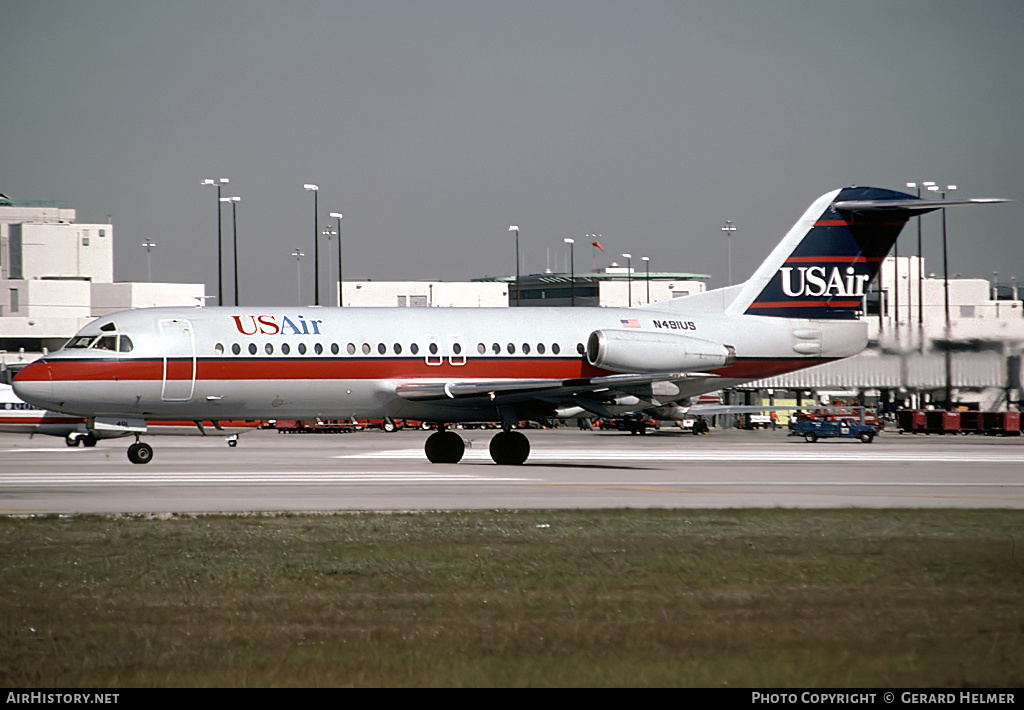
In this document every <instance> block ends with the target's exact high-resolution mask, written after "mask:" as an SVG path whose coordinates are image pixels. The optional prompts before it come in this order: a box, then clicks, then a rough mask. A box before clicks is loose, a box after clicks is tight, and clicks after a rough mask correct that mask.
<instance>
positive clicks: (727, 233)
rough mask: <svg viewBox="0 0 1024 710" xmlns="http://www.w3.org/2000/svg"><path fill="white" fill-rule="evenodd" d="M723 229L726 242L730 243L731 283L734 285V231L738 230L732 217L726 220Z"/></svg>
mask: <svg viewBox="0 0 1024 710" xmlns="http://www.w3.org/2000/svg"><path fill="white" fill-rule="evenodd" d="M722 231H723V232H725V236H726V242H727V243H728V245H729V285H730V286H732V233H733V232H735V231H736V227H734V226H733V224H732V220H731V219H727V220H725V226H724V227H722Z"/></svg>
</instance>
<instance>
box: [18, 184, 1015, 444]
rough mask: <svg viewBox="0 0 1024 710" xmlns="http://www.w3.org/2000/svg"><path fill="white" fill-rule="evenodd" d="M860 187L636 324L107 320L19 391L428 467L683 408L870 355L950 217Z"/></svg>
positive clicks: (202, 316) (260, 315) (109, 415)
mask: <svg viewBox="0 0 1024 710" xmlns="http://www.w3.org/2000/svg"><path fill="white" fill-rule="evenodd" d="M997 201H1003V200H960V201H953V200H947V201H943V202H936V201H928V200H922V199H920V198H917V197H914V196H912V195H907V194H904V193H901V192H894V191H890V190H883V189H879V188H870V187H851V188H843V189H841V190H835V191H832V192H829V193H827V194H825V195H823V196H822V197H820V198H818V200H816V201H815V202H814V204H812V205H811V207H810V208H809V209H808V210H807V211H806V212H805V213H804V215H803V217H801V218H800V220H799V221H798V222H797V223H796V225H795V226H794V227H793V228H792V229H791V230H790V231H789V233H788V234H786V236H785V237H784V238H783V239H782V241H781V242H780V243H779V245H778V246H777V247H776V248H775V250H774V251H773V252H772V253H771V254H770V255H769V257H768V259H767V260H766V261H765V262H764V263H763V264H762V265H761V266H760V267H759V268H758V270H757V271H756V272H755V273H754V275H753V276H752V277H751V278H750V279H749V280H748V281H746V282H745V283H743V284H740V285H736V286H730V287H727V288H723V289H717V290H713V291H708V292H705V293H701V294H696V295H693V296H689V297H685V298H680V299H675V300H672V301H667V302H661V303H655V304H651V305H650V306H646V307H641V308H437V309H434V308H431V309H416V308H407V309H393V310H392V309H387V310H385V309H379V308H318V307H308V308H299V309H296V308H277V307H267V308H239V307H216V308H153V309H141V310H134V311H124V312H120V313H114V314H111V315H109V316H106V317H103V318H100V319H98V320H96V321H93V322H92V323H90V324H89V325H87V326H86V327H85V328H83V329H82V330H81V331H80V332H79V333H78V334H77V335H76V336H75V337H74V338H72V339H71V340H70V341H69V342H68V344H67V345H66V346H65V347H64V348H63V349H61V350H59V351H57V352H54V353H51V354H49V355H46V356H45V357H43V358H41V359H40V360H37V361H36V362H34V363H32V364H30V365H28V366H27V367H25V368H24V369H22V370H21V372H20V373H19V374H18V375H17V377H16V378H15V380H14V389H15V391H16V393H17V394H18V396H20V397H21V398H22V399H24V400H25V401H26V402H31V403H33V404H36V405H38V406H40V407H45V408H47V409H51V410H54V411H58V412H66V413H69V414H75V415H79V416H83V417H86V418H87V419H88V428H89V430H91V431H96V432H106V431H110V432H119V433H131V434H134V435H135V439H136V440H135V443H134V444H132V445H131V446H130V447H129V448H128V458H129V459H130V460H131V461H132V462H133V463H147V462H148V461H150V459H151V458H152V456H153V449H152V447H150V446H149V445H148V444H146V443H143V442H141V441H140V440H139V435H140V434H142V433H144V432H146V431H147V424H146V422H147V420H148V421H151V422H152V421H158V420H212V421H220V420H228V419H243V420H245V419H250V420H252V419H316V418H320V419H368V418H382V417H391V418H396V419H398V418H402V419H421V420H425V421H430V422H437V423H438V424H439V425H440V426H439V428H438V431H437V432H435V433H434V434H432V435H431V436H430V437H429V438H428V439H427V441H426V446H425V451H426V456H427V458H428V459H429V460H430V461H431V462H434V463H457V462H458V461H459V460H460V459H461V458H462V455H463V452H464V449H465V442H464V441H463V439H462V438H461V437H460V436H459V435H458V434H456V433H455V432H453V431H451V430H447V429H446V428H445V425H446V424H451V423H453V422H460V421H498V422H501V424H502V429H503V431H501V432H500V433H498V434H496V435H495V436H494V438H493V439H492V440H491V443H490V453H491V457H492V458H493V459H494V461H495V462H497V463H499V464H521V463H523V462H524V461H526V459H527V457H528V456H529V452H530V444H529V441H528V440H527V438H526V437H525V436H524V435H523V434H522V433H521V432H519V431H515V430H513V427H514V426H515V425H516V423H518V422H519V421H522V420H532V421H539V422H547V421H549V420H550V419H552V418H557V417H577V416H580V415H585V414H586V413H590V414H594V415H598V416H613V415H615V414H618V413H624V412H631V411H637V410H639V409H649V410H654V411H657V410H659V409H664V408H668V409H673V408H674V409H679V408H680V407H685V406H686V405H687V404H688V403H689V402H690V400H691V398H694V397H696V396H698V395H700V394H701V393H705V392H710V391H713V390H717V389H721V388H725V387H731V386H735V385H738V384H740V383H743V382H748V381H751V380H756V379H761V378H764V377H768V376H771V375H777V374H781V373H784V372H790V371H792V370H797V369H800V368H805V367H810V366H812V365H817V364H820V363H823V362H828V361H831V360H836V359H838V358H844V357H848V356H851V355H855V354H856V353H858V352H860V351H861V350H862V349H863V348H864V347H865V346H866V344H867V326H866V324H865V322H864V321H862V320H861V319H860V318H859V316H860V315H861V312H862V309H863V301H864V294H865V291H866V289H867V286H868V283H869V282H870V281H871V280H872V279H873V278H874V277H875V276H876V274H877V273H878V270H879V268H880V265H881V262H882V260H883V259H884V258H885V256H886V254H887V253H888V252H889V250H890V248H891V247H892V245H893V244H894V242H895V241H896V237H897V235H898V234H899V232H900V230H901V229H902V228H903V225H904V224H906V222H907V220H908V219H909V218H910V217H912V216H915V215H919V214H923V213H925V212H930V211H932V210H937V209H941V208H943V207H949V206H952V205H956V204H967V203H971V202H997Z"/></svg>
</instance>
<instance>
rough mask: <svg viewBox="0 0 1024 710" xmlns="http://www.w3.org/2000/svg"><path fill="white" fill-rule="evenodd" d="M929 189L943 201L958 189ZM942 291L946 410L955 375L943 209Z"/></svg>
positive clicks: (953, 186) (943, 212)
mask: <svg viewBox="0 0 1024 710" xmlns="http://www.w3.org/2000/svg"><path fill="white" fill-rule="evenodd" d="M928 189H929V190H930V191H932V192H940V193H941V194H942V199H943V200H945V199H946V191H951V190H955V189H956V185H947V186H946V189H945V190H940V189H939V186H938V185H929V186H928ZM942 291H943V300H944V302H945V307H946V409H949V407H950V405H951V404H952V399H953V382H952V379H953V373H952V369H953V368H952V362H951V360H950V352H949V336H950V323H949V249H948V248H947V245H946V208H945V207H943V208H942Z"/></svg>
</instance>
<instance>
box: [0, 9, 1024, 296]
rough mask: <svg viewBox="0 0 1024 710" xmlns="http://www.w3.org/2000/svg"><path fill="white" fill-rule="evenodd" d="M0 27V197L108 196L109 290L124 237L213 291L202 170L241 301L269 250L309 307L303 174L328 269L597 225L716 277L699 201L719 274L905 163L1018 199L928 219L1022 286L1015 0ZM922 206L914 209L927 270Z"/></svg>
mask: <svg viewBox="0 0 1024 710" xmlns="http://www.w3.org/2000/svg"><path fill="white" fill-rule="evenodd" d="M2 18H3V28H4V31H3V40H2V41H0V128H2V134H0V192H3V193H6V194H8V195H10V196H11V197H14V198H20V199H32V200H62V201H65V202H66V203H67V204H68V206H69V207H73V208H75V209H77V211H78V219H79V221H81V222H106V221H107V218H108V215H109V216H110V218H111V219H112V221H113V225H114V229H113V231H114V235H115V240H116V241H115V265H114V267H115V269H114V274H115V278H116V279H117V280H119V281H130V280H140V281H141V280H145V279H146V252H145V250H144V249H143V248H142V247H141V246H140V245H141V243H142V242H143V241H145V240H146V239H152V240H154V241H155V242H156V244H157V247H156V249H155V250H154V252H153V257H152V259H153V261H152V264H153V266H152V268H153V279H154V280H156V281H185V282H198V281H202V282H205V283H206V285H207V286H206V287H207V293H208V294H211V295H215V294H216V293H217V269H216V264H217V255H216V235H217V222H216V209H217V208H216V190H215V189H212V188H210V187H204V186H202V185H201V182H202V180H203V179H204V178H220V177H228V178H230V180H231V183H230V185H229V186H228V187H227V188H226V189H225V192H224V194H225V195H226V196H227V195H238V196H240V197H241V202H240V203H239V204H238V240H239V250H240V258H239V269H240V273H241V298H242V302H243V304H246V303H247V304H250V305H252V304H263V305H292V304H294V303H295V300H296V262H295V260H294V259H293V258H292V257H291V256H290V255H291V253H292V251H293V250H294V249H295V248H296V247H299V248H301V249H302V250H303V251H304V252H305V253H306V255H307V256H306V258H305V259H304V260H303V262H302V272H303V276H302V280H303V290H304V292H305V293H306V295H305V297H304V300H305V301H306V302H312V282H313V270H312V261H313V260H312V256H313V234H314V227H313V218H314V210H313V195H312V194H311V193H310V192H307V191H305V190H303V187H302V186H303V183H316V184H317V185H319V186H320V192H319V208H320V209H319V212H320V226H321V229H322V228H323V226H324V225H325V224H326V223H328V222H329V223H330V224H332V225H334V224H335V220H333V219H329V218H328V217H327V215H328V213H329V212H332V211H336V212H342V213H343V214H344V218H343V220H342V236H343V239H344V269H345V276H346V279H357V278H361V279H365V278H372V279H375V280H390V279H447V280H457V279H466V278H470V277H476V276H483V275H502V274H506V275H507V274H512V273H514V271H515V252H514V242H513V235H511V234H510V233H509V232H508V226H509V225H510V224H516V225H518V226H519V227H520V229H521V235H520V239H521V250H522V261H523V270H524V273H525V272H538V271H542V270H544V268H545V267H548V266H550V267H552V268H556V267H557V268H563V264H564V258H565V257H564V254H565V246H564V244H563V243H562V240H563V239H564V238H565V237H573V238H576V239H577V242H578V244H577V251H576V265H577V267H580V265H583V266H584V267H589V265H590V262H591V248H590V247H589V246H585V245H586V243H588V242H589V240H586V239H585V238H584V235H585V234H587V233H590V232H597V233H601V234H602V239H601V241H602V243H603V245H604V246H605V248H606V250H607V252H606V254H604V255H600V254H599V255H598V256H599V258H598V267H601V266H604V265H607V263H608V262H609V261H611V260H612V259H613V258H615V259H618V260H619V261H622V259H621V256H620V255H621V253H622V252H631V253H632V254H633V255H634V257H639V256H641V255H647V256H650V257H651V270H652V271H689V272H698V273H707V274H711V276H712V279H711V282H710V285H711V286H712V287H714V286H721V285H725V283H726V280H727V278H726V274H727V270H728V265H727V249H726V244H725V242H724V241H723V233H722V231H721V227H722V225H723V223H724V222H725V220H727V219H729V220H732V221H733V223H734V224H735V225H736V227H737V231H736V232H735V235H734V237H733V248H732V254H733V272H734V275H735V280H737V281H738V280H741V279H743V278H746V277H747V276H749V275H750V273H751V272H752V271H753V270H754V268H755V267H756V266H757V265H758V264H759V263H760V262H761V261H762V260H763V259H764V257H765V256H766V255H767V254H768V252H769V251H770V250H771V248H772V247H773V246H774V245H775V244H776V242H778V240H779V239H781V237H782V236H783V235H784V234H785V232H786V231H787V230H788V229H789V227H790V226H792V224H793V222H794V221H795V220H796V219H797V218H798V217H799V216H800V215H801V214H802V213H803V211H804V210H805V209H806V208H807V206H808V205H809V204H810V203H811V202H812V201H813V200H814V199H815V198H817V197H818V196H819V195H821V194H823V193H824V192H826V191H828V190H832V189H834V188H838V187H843V186H845V185H851V184H861V185H874V186H877V187H885V188H892V189H905V188H904V185H905V183H906V182H907V181H918V182H920V181H923V180H935V181H937V182H939V183H940V184H943V185H944V184H949V183H952V184H956V185H957V186H958V187H959V190H958V191H957V193H956V194H957V196H958V197H1008V198H1013V199H1016V200H1018V202H1016V203H1014V204H1010V205H995V206H989V207H963V208H958V209H955V210H950V212H949V216H948V225H949V237H950V260H951V264H950V271H951V272H957V273H961V274H963V275H965V276H977V277H985V278H991V277H992V272H993V271H998V272H1000V280H1007V281H1008V280H1009V279H1010V277H1012V276H1019V277H1021V278H1022V279H1024V246H1022V244H1024V220H1022V215H1024V180H1022V178H1021V170H1022V168H1024V137H1022V136H1024V3H1022V2H1021V0H975V1H973V2H963V1H962V0H955V1H952V0H951V1H944V0H921V1H915V0H899V1H897V0H856V1H854V2H838V1H836V2H829V1H827V0H806V1H801V0H771V1H754V0H707V1H692V2H691V1H687V0H675V1H670V0H629V1H626V0H614V1H603V0H538V1H536V2H535V1H532V0H505V1H503V2H498V1H496V0H465V1H462V0H450V1H448V0H418V1H414V0H333V1H331V0H309V1H305V0H289V2H270V1H267V0H222V1H219V2H218V1H216V0H213V1H210V0H202V1H198V0H196V1H193V0H175V1H174V2H146V1H144V0H143V1H140V0H90V1H88V2H81V1H80V0H32V2H7V3H4V7H3V12H2ZM223 217H224V223H223V224H224V233H225V237H227V238H228V239H229V238H230V233H231V211H230V208H227V209H225V210H224V212H223ZM940 225H941V218H940V217H939V216H938V215H937V214H933V215H929V216H926V217H924V237H925V243H926V244H925V258H926V259H927V264H926V269H927V270H928V271H932V272H937V273H941V270H942V262H941V251H940V245H941V226H940ZM901 245H902V248H903V249H906V250H908V251H915V252H916V230H914V229H913V228H912V227H911V228H908V229H907V230H906V231H905V232H904V236H903V241H901ZM229 247H230V242H229V241H226V243H225V262H224V263H225V293H226V294H230V293H231V280H230V275H231V274H230V272H231V260H230V248H229ZM330 248H331V251H330V258H328V251H327V249H328V246H327V243H326V242H322V243H321V248H320V251H321V274H322V275H321V280H322V281H323V282H324V283H326V281H327V278H328V272H327V269H328V263H330V264H332V266H331V267H330V268H331V269H332V273H333V274H334V275H335V278H336V274H337V256H336V254H337V253H336V251H335V249H336V242H332V243H331V247H330ZM556 258H557V259H558V261H557V262H556V261H555V260H556ZM634 265H636V264H635V261H634ZM579 270H582V268H580V269H579ZM332 293H333V291H332ZM323 294H324V295H323V297H322V299H323V301H324V302H327V301H328V298H327V295H326V294H327V291H326V286H325V287H324V291H323ZM211 303H212V302H211Z"/></svg>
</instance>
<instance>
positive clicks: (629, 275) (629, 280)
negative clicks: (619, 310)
mask: <svg viewBox="0 0 1024 710" xmlns="http://www.w3.org/2000/svg"><path fill="white" fill-rule="evenodd" d="M622 258H623V259H625V260H626V294H627V295H626V307H627V308H632V307H633V255H632V254H623V255H622Z"/></svg>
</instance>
